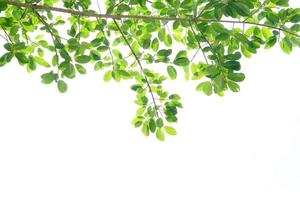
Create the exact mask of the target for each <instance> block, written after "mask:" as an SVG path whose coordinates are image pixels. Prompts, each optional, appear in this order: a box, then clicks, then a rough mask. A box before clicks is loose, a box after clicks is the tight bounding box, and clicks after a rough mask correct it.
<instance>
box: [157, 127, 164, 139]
mask: <svg viewBox="0 0 300 200" xmlns="http://www.w3.org/2000/svg"><path fill="white" fill-rule="evenodd" d="M156 138H157V139H158V140H159V141H161V142H163V141H165V134H164V132H163V129H161V128H158V129H157V130H156Z"/></svg>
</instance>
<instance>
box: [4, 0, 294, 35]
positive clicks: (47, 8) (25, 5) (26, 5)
mask: <svg viewBox="0 0 300 200" xmlns="http://www.w3.org/2000/svg"><path fill="white" fill-rule="evenodd" d="M7 4H9V5H13V6H17V7H19V8H31V9H34V10H45V11H55V12H61V13H67V14H71V15H76V16H84V17H94V18H109V19H143V20H164V21H183V22H206V23H213V22H219V23H236V24H250V25H255V26H261V27H267V28H271V29H274V30H278V31H282V32H285V33H289V34H291V35H293V36H296V37H300V35H298V34H297V33H294V32H292V31H290V30H287V29H285V28H282V27H277V26H273V25H268V24H261V23H256V22H244V21H237V20H214V19H202V18H183V17H164V16H145V15H111V14H99V13H96V12H94V11H89V12H85V11H82V12H81V11H76V10H71V9H65V8H58V7H50V6H45V5H35V4H31V3H20V2H17V1H14V0H7Z"/></svg>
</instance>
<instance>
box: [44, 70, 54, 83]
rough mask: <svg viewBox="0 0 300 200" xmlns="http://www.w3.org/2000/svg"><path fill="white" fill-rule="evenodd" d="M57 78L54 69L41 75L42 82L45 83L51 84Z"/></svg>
mask: <svg viewBox="0 0 300 200" xmlns="http://www.w3.org/2000/svg"><path fill="white" fill-rule="evenodd" d="M56 78H57V74H54V73H53V72H52V71H51V72H49V73H45V74H43V75H42V76H41V79H42V83H44V84H50V83H52V82H53V81H55V80H56Z"/></svg>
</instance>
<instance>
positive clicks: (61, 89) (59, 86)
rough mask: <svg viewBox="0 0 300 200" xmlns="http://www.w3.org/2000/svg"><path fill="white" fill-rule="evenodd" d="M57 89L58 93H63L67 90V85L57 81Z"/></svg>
mask: <svg viewBox="0 0 300 200" xmlns="http://www.w3.org/2000/svg"><path fill="white" fill-rule="evenodd" d="M57 89H58V91H59V92H61V93H65V92H67V90H68V85H67V84H66V83H65V82H64V81H63V80H59V81H57Z"/></svg>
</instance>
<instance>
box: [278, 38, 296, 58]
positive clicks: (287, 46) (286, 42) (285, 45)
mask: <svg viewBox="0 0 300 200" xmlns="http://www.w3.org/2000/svg"><path fill="white" fill-rule="evenodd" d="M280 47H281V49H282V51H283V52H285V53H287V54H290V53H291V52H292V50H293V44H292V42H291V40H290V39H289V38H288V37H285V38H283V40H281V42H280Z"/></svg>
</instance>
